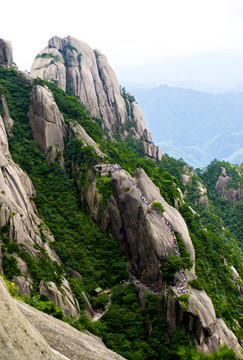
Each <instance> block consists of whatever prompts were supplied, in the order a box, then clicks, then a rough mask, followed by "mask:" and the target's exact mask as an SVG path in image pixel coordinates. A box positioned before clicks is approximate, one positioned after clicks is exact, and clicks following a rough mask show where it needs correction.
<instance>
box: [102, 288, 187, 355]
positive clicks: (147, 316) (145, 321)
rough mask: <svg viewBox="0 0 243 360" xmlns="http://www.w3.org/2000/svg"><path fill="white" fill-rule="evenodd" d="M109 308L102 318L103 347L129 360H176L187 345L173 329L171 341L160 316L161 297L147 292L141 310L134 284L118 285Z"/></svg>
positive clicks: (180, 334)
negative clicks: (181, 348) (105, 346)
mask: <svg viewBox="0 0 243 360" xmlns="http://www.w3.org/2000/svg"><path fill="white" fill-rule="evenodd" d="M112 294H113V295H112V305H111V308H110V310H109V311H108V312H107V314H106V315H105V316H104V317H103V318H102V320H101V323H102V324H104V326H105V327H104V329H105V333H104V334H103V335H102V338H103V340H104V342H105V344H106V345H107V346H108V347H109V348H110V349H112V350H114V351H116V352H117V353H119V354H120V355H122V356H123V357H125V358H126V359H129V360H149V359H153V360H160V359H168V360H179V359H180V357H179V356H177V352H178V350H179V348H180V347H181V346H190V345H189V340H188V338H187V337H186V334H185V333H184V332H183V331H182V330H180V329H176V330H175V332H174V333H173V335H172V336H171V338H170V340H169V339H168V337H166V336H165V333H166V331H167V325H166V322H165V319H164V317H163V315H162V301H163V297H162V295H161V296H156V297H155V296H153V295H151V294H150V293H146V297H145V301H146V310H145V311H142V309H141V307H140V303H139V300H138V297H137V291H136V288H135V286H134V285H132V284H130V285H128V286H122V285H117V286H115V287H114V288H113V290H112Z"/></svg>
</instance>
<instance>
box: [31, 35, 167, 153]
mask: <svg viewBox="0 0 243 360" xmlns="http://www.w3.org/2000/svg"><path fill="white" fill-rule="evenodd" d="M31 75H32V76H33V77H40V78H43V79H45V80H48V81H53V82H54V83H56V84H57V85H58V86H59V87H60V88H61V89H63V90H64V91H66V92H67V93H68V94H72V95H75V96H76V97H77V99H78V100H79V101H80V103H81V104H83V105H85V107H86V108H87V110H88V111H89V112H90V114H91V116H92V117H94V118H100V119H103V120H104V127H106V128H107V129H109V131H110V135H111V136H115V135H118V134H119V135H120V137H121V139H122V140H124V139H125V138H126V137H127V136H133V137H135V138H136V139H140V138H141V141H142V145H143V148H144V151H145V154H146V155H147V156H148V158H151V159H161V157H162V155H161V151H160V150H159V148H158V147H156V146H155V145H154V144H153V142H152V137H151V134H150V132H149V131H148V130H147V129H146V124H145V121H144V118H143V115H142V113H141V110H140V108H139V107H138V105H137V104H136V102H135V99H134V97H133V96H132V95H131V94H130V93H126V91H125V89H121V87H120V86H119V84H118V81H117V79H116V76H115V73H114V71H113V70H112V68H111V67H110V65H109V64H108V61H107V59H106V57H105V56H104V55H103V54H101V52H100V51H99V50H92V49H91V48H90V47H89V46H88V45H87V44H86V43H84V42H82V41H79V40H77V39H75V38H73V37H71V36H68V37H66V38H59V37H57V36H54V37H53V38H51V39H50V40H49V42H48V47H47V48H46V49H44V50H42V51H41V52H40V53H39V54H38V55H37V56H36V58H35V60H34V62H33V65H32V68H31Z"/></svg>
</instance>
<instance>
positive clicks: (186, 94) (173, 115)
mask: <svg viewBox="0 0 243 360" xmlns="http://www.w3.org/2000/svg"><path fill="white" fill-rule="evenodd" d="M132 92H133V94H134V96H135V98H136V100H137V102H138V104H139V106H140V107H141V110H142V112H143V114H144V118H145V121H146V124H147V126H148V128H149V129H150V131H151V133H152V136H153V139H154V141H155V143H156V144H157V145H159V146H160V148H161V149H162V151H163V153H168V154H169V155H170V156H173V157H175V158H177V159H178V158H181V157H182V158H183V159H184V160H185V161H186V162H188V163H189V164H190V165H193V166H194V167H205V166H206V165H208V164H209V163H210V161H211V160H213V159H215V158H216V159H219V160H221V159H224V160H227V161H230V162H231V163H241V162H242V159H243V147H242V144H243V127H242V119H243V92H229V93H222V94H212V93H206V92H199V91H195V90H191V89H183V88H179V87H171V86H168V85H160V86H158V87H156V88H152V89H151V88H135V87H133V88H132Z"/></svg>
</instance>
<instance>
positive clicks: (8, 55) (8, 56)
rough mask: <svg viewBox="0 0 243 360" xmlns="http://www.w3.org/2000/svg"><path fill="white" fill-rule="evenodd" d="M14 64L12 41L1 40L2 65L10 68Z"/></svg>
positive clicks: (0, 59) (0, 58)
mask: <svg viewBox="0 0 243 360" xmlns="http://www.w3.org/2000/svg"><path fill="white" fill-rule="evenodd" d="M12 62H13V55H12V45H11V43H10V41H7V40H4V39H0V65H2V66H6V67H10V66H11V65H12Z"/></svg>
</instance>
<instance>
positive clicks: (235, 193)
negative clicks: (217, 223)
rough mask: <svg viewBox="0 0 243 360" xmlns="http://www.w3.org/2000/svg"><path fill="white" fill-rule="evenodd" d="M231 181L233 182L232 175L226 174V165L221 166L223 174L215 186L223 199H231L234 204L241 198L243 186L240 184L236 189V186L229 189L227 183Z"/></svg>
mask: <svg viewBox="0 0 243 360" xmlns="http://www.w3.org/2000/svg"><path fill="white" fill-rule="evenodd" d="M230 182H231V177H230V176H228V175H227V174H226V169H225V168H224V167H221V175H220V176H219V178H218V181H217V183H216V185H215V188H216V190H217V192H218V193H219V195H220V197H221V198H222V199H225V200H227V201H230V202H232V203H233V205H235V204H236V203H237V201H239V200H240V198H241V196H242V194H243V188H242V187H241V186H240V184H239V188H238V189H234V188H229V189H227V185H228V184H229V183H230Z"/></svg>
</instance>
